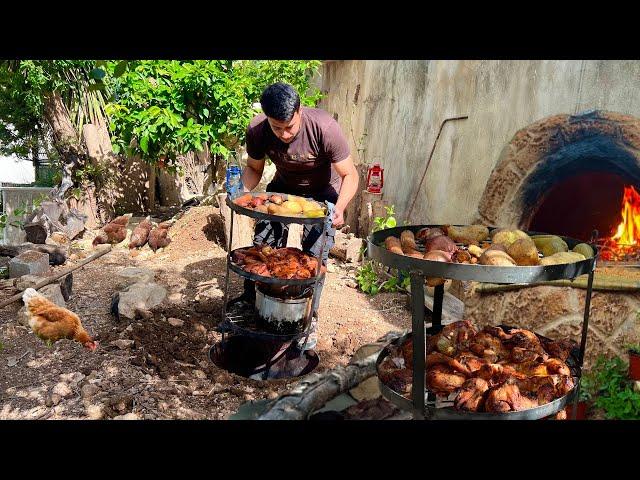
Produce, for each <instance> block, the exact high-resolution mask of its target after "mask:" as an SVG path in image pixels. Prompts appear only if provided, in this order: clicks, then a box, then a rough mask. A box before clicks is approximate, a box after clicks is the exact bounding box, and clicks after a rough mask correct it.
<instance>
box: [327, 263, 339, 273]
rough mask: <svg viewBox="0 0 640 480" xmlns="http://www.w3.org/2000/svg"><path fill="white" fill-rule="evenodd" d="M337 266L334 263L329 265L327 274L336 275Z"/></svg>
mask: <svg viewBox="0 0 640 480" xmlns="http://www.w3.org/2000/svg"><path fill="white" fill-rule="evenodd" d="M336 270H337V269H336V266H335V264H333V263H327V272H329V273H336Z"/></svg>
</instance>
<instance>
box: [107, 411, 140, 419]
mask: <svg viewBox="0 0 640 480" xmlns="http://www.w3.org/2000/svg"><path fill="white" fill-rule="evenodd" d="M113 419H114V420H140V417H139V416H138V414H137V413H133V412H130V413H126V414H124V415H118V416H117V417H113Z"/></svg>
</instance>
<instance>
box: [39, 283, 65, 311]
mask: <svg viewBox="0 0 640 480" xmlns="http://www.w3.org/2000/svg"><path fill="white" fill-rule="evenodd" d="M38 293H39V294H41V295H43V296H44V297H45V298H46V299H48V300H51V301H52V302H53V303H55V304H56V305H58V306H59V307H66V306H67V302H65V300H64V296H63V295H62V289H61V288H60V285H58V284H57V283H52V284H51V285H45V286H44V287H42V288H41V289H40V290H38Z"/></svg>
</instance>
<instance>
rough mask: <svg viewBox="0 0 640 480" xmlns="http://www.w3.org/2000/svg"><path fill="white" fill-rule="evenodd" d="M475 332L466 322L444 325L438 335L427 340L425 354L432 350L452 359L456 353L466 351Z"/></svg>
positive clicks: (469, 323)
mask: <svg viewBox="0 0 640 480" xmlns="http://www.w3.org/2000/svg"><path fill="white" fill-rule="evenodd" d="M476 333H477V330H476V329H475V328H474V326H473V325H472V324H471V322H469V321H468V320H463V321H459V322H453V323H450V324H449V325H446V326H445V327H444V328H443V329H442V331H441V332H440V333H437V334H436V335H433V336H431V337H429V338H428V340H427V353H430V352H433V351H434V350H437V351H439V352H440V353H444V354H445V355H449V356H451V357H453V356H454V355H455V354H456V352H458V351H463V350H466V349H467V348H468V346H469V343H470V342H471V340H472V339H473V338H474V337H475V335H476Z"/></svg>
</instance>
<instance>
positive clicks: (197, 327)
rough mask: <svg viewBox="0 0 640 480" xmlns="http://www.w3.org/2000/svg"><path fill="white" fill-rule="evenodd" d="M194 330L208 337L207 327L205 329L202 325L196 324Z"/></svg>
mask: <svg viewBox="0 0 640 480" xmlns="http://www.w3.org/2000/svg"><path fill="white" fill-rule="evenodd" d="M193 329H194V330H195V331H196V332H198V333H201V334H202V335H205V336H206V335H207V327H205V326H204V325H202V324H201V323H194V324H193Z"/></svg>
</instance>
